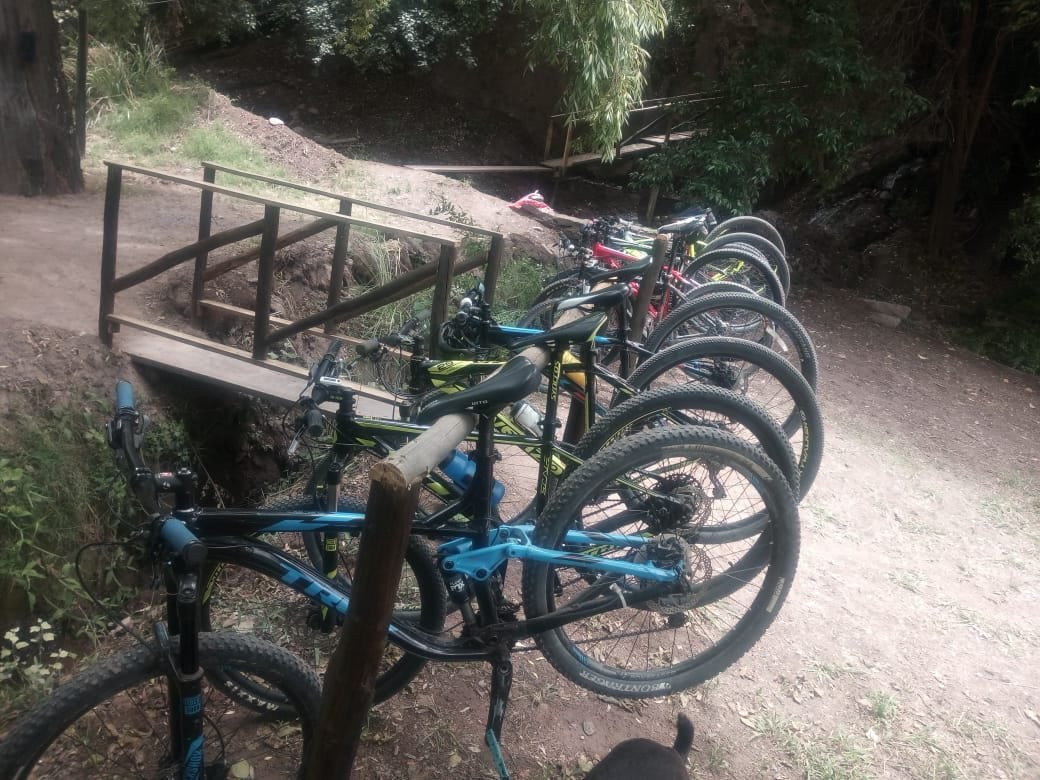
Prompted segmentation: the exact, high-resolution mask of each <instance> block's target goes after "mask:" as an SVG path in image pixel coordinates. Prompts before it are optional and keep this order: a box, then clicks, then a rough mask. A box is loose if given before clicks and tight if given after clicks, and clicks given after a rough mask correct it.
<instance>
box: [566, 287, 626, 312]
mask: <svg viewBox="0 0 1040 780" xmlns="http://www.w3.org/2000/svg"><path fill="white" fill-rule="evenodd" d="M631 294H632V288H630V287H629V286H628V285H627V284H615V285H614V286H613V287H608V288H606V289H605V290H595V291H594V292H590V293H589V294H588V295H578V296H576V297H574V298H564V299H563V300H562V301H560V302H559V303H557V304H556V311H567V310H568V309H576V308H578V307H579V306H592V307H593V308H595V309H597V310H603V309H611V308H613V307H615V306H617V305H618V304H619V303H621V301H623V300H625V298H627V297H628V296H629V295H631Z"/></svg>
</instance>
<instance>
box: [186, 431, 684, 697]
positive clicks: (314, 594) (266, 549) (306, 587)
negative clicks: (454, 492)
mask: <svg viewBox="0 0 1040 780" xmlns="http://www.w3.org/2000/svg"><path fill="white" fill-rule="evenodd" d="M490 428H491V423H490V419H489V418H486V417H482V418H481V432H480V434H478V436H480V437H481V438H482V444H484V443H486V442H487V441H488V440H490V439H491V433H490ZM478 449H483V448H480V447H478ZM492 458H493V456H492ZM492 468H493V467H492V466H491V463H490V462H489V459H488V458H487V457H484V458H481V459H480V460H478V465H477V469H478V475H479V474H480V473H481V472H484V477H486V476H489V475H490V473H491V471H492ZM486 493H487V491H486V490H485V486H484V479H482V477H481V476H476V477H475V478H474V481H473V486H472V488H471V490H469V491H467V493H466V494H465V495H464V496H463V497H462V498H461V499H459V500H458V501H456V502H453V503H452V504H450V505H447V506H445V507H444V508H442V509H441V510H439V511H438V512H436V513H434V514H433V515H431V516H429V517H427V518H423V519H421V520H417V521H416V523H415V524H414V525H413V528H412V533H413V534H416V535H420V536H423V537H426V538H430V539H435V540H446V541H444V542H443V543H442V544H441V545H440V546H439V549H438V558H439V559H440V564H441V571H442V575H443V576H444V577H445V579H446V581H450V580H451V579H452V578H459V577H461V578H463V579H464V580H466V581H468V582H470V583H471V584H472V586H473V590H474V591H475V594H476V597H477V600H478V602H479V603H481V605H482V606H483V605H485V604H488V605H490V604H494V594H493V590H492V586H491V580H492V577H493V574H494V572H496V571H498V570H499V569H500V568H501V567H502V566H503V565H504V564H506V563H507V562H508V561H510V560H523V561H536V562H542V563H548V564H553V563H558V564H560V565H565V566H567V567H570V568H580V569H584V570H586V571H589V572H594V573H601V574H608V575H615V576H616V577H632V578H636V579H639V580H642V581H644V582H653V583H656V584H655V585H650V586H648V587H645V588H641V589H640V590H639V591H638V592H633V593H630V594H627V595H626V596H624V597H622V596H621V594H620V592H619V591H618V592H615V591H614V590H611V589H609V588H608V589H605V592H604V594H603V595H599V596H596V597H595V598H593V599H590V600H588V601H583V602H582V603H581V604H580V605H577V606H571V607H564V608H562V609H560V610H558V611H556V612H553V613H551V614H549V615H545V616H542V617H538V618H533V619H527V620H518V621H499V620H496V621H495V622H490V621H488V622H482V623H481V624H480V625H478V626H473V627H472V630H471V631H470V632H468V634H467V637H466V638H465V639H464V640H460V639H456V638H454V637H451V636H448V635H443V634H434V633H431V632H429V631H426V630H424V629H422V628H420V627H419V626H417V625H414V624H412V623H410V622H395V621H391V624H390V628H389V638H390V640H391V641H392V642H394V644H396V645H397V646H399V647H400V648H401V649H403V650H405V651H406V652H409V653H414V654H415V655H418V656H420V657H423V658H426V659H428V660H433V661H477V660H485V659H488V658H491V657H492V656H493V654H494V653H495V652H497V649H498V645H499V643H501V642H503V641H504V642H508V643H513V642H516V641H519V640H522V639H526V638H530V637H531V636H533V635H535V634H537V633H540V632H543V631H548V630H551V629H553V628H558V627H560V626H563V625H566V624H567V623H570V622H573V621H575V620H580V619H584V618H587V617H590V616H592V615H596V614H600V613H604V612H609V611H611V610H613V609H616V608H618V607H619V606H622V605H626V604H627V605H628V606H633V605H637V604H640V603H643V602H645V601H651V600H653V599H657V598H660V597H662V596H664V595H668V594H672V593H674V592H675V591H676V587H677V586H679V583H680V582H681V581H682V576H683V573H682V568H681V566H676V567H674V568H669V569H666V568H661V567H658V566H655V565H653V564H652V563H632V562H629V561H625V560H617V559H612V558H603V557H600V556H596V555H589V554H587V553H581V552H577V551H570V550H553V549H547V548H542V547H538V546H536V545H535V544H534V543H533V542H531V538H530V535H531V533H532V531H533V529H534V526H532V525H504V526H497V527H492V526H491V524H490V521H489V519H488V518H486V517H482V515H486V514H487V512H486V511H481V509H479V508H477V509H476V510H475V509H474V505H484V506H485V508H486V499H487V498H488V497H489V496H488V495H485V494H486ZM460 512H461V513H464V514H469V515H470V516H472V517H473V518H474V519H473V522H472V523H471V524H470V525H469V526H463V527H459V526H458V524H456V523H453V522H451V520H452V519H453V518H454V517H456V516H457V515H458V514H460ZM175 514H177V516H178V517H180V518H181V519H183V520H184V521H185V522H186V523H188V524H190V526H191V528H192V530H193V531H194V533H195V534H196V535H197V536H198V537H199V538H200V539H201V540H202V541H203V542H204V543H205V544H206V545H207V547H208V548H209V560H211V561H213V562H217V563H223V564H235V565H242V564H243V563H244V562H246V561H248V562H250V563H251V564H252V565H251V566H249V567H247V568H252V569H254V570H257V571H260V572H261V573H263V574H266V575H268V576H271V577H274V578H276V579H278V580H280V581H281V582H283V583H284V584H286V585H287V586H289V587H290V588H292V589H293V590H295V591H296V592H298V593H300V594H302V595H304V596H307V597H308V598H311V599H313V600H316V601H317V602H319V603H320V604H321V605H322V606H324V607H327V608H328V609H330V610H333V611H335V612H338V613H339V614H346V611H347V609H348V607H349V604H350V592H349V591H348V590H347V589H346V588H345V587H344V585H342V584H341V583H340V582H339V581H337V580H332V579H329V578H327V577H325V576H323V575H322V574H320V573H319V572H318V571H316V570H315V569H313V568H312V567H311V566H309V565H308V564H306V563H304V562H303V561H301V560H300V559H298V558H296V557H295V556H293V555H292V554H290V553H287V552H285V551H283V550H281V549H279V548H277V547H275V546H273V545H270V544H268V543H266V542H264V541H262V540H259V539H256V538H255V537H256V536H257V535H259V534H265V533H289V532H304V533H307V532H311V533H313V532H321V533H333V534H338V533H347V534H359V533H361V532H362V530H363V528H364V515H362V514H360V513H353V512H284V511H264V510H250V511H243V510H227V509H193V510H189V511H185V510H180V512H179V514H178V513H175ZM565 540H566V543H567V544H568V545H571V544H573V545H574V546H575V547H602V546H609V547H611V548H614V549H617V548H629V549H638V548H640V547H643V546H644V545H645V544H647V543H648V542H649V541H650V540H649V539H648V538H647V537H644V536H629V535H625V534H618V533H600V532H595V531H582V530H573V531H569V532H568V533H567V535H566V537H565ZM448 590H449V593H450V594H453V597H456V596H455V594H457V593H458V592H459V591H457V590H453V589H452V588H450V587H449V589H448ZM465 593H466V589H465V588H463V589H462V594H463V595H461V596H458V598H460V599H461V600H468V597H467V596H466V595H464V594H465ZM206 595H207V596H208V594H206ZM481 615H484V616H486V615H497V611H495V610H492V611H490V612H489V611H487V610H486V609H483V608H482V609H481ZM484 620H485V621H487V618H486V617H485V618H484ZM475 638H477V639H478V640H479V639H481V638H483V641H484V642H485V644H484V645H482V646H478V647H475V646H474V642H473V640H474V639H475ZM648 690H652V688H648Z"/></svg>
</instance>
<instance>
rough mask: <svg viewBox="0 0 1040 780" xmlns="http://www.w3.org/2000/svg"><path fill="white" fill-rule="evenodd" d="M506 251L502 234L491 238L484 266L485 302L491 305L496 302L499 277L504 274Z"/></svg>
mask: <svg viewBox="0 0 1040 780" xmlns="http://www.w3.org/2000/svg"><path fill="white" fill-rule="evenodd" d="M504 251H505V239H504V238H503V237H502V234H501V233H496V234H495V235H493V236H492V237H491V246H490V247H489V248H488V259H487V265H486V266H484V300H485V301H487V302H488V303H489V304H492V303H494V302H495V289H496V288H497V287H498V277H499V275H500V274H501V273H502V253H503V252H504Z"/></svg>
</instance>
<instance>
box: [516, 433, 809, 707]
mask: <svg viewBox="0 0 1040 780" xmlns="http://www.w3.org/2000/svg"><path fill="white" fill-rule="evenodd" d="M633 486H635V487H633ZM752 514H758V515H762V516H764V517H766V518H767V523H766V525H765V528H764V530H763V531H762V533H760V534H758V535H756V536H753V537H749V538H743V539H739V540H735V541H728V542H709V541H707V534H706V533H705V532H706V531H708V530H710V529H711V528H712V527H714V526H716V525H719V524H727V523H731V522H733V521H734V519H735V518H739V517H743V516H748V515H752ZM576 527H577V528H585V529H589V530H602V531H605V532H622V533H624V534H626V535H628V536H630V537H632V536H636V537H650V538H652V541H651V542H648V543H647V544H645V545H644V546H642V547H638V548H633V547H624V548H621V547H617V548H614V547H610V546H608V544H607V543H606V542H597V545H596V546H594V547H586V548H584V549H582V548H579V547H577V546H576V545H574V544H569V543H567V542H566V534H567V532H568V531H569V530H571V529H573V528H576ZM534 542H535V543H536V544H538V545H539V546H541V547H547V548H551V549H556V550H566V551H568V552H585V553H588V554H594V555H597V556H600V557H608V558H615V559H622V560H628V561H633V562H639V563H645V562H653V563H656V564H658V565H659V566H661V567H670V566H675V565H681V566H682V567H683V569H684V570H685V572H686V573H687V576H688V588H687V589H685V590H679V589H677V590H676V592H674V593H673V594H672V595H667V596H664V597H660V598H658V599H656V600H653V601H646V602H643V603H637V604H636V605H635V606H632V605H630V604H629V603H627V602H626V600H625V599H626V596H627V598H628V600H629V601H634V600H635V599H636V598H637V597H638V594H639V592H640V591H641V590H643V589H644V588H646V587H647V586H648V583H645V582H642V581H639V580H636V579H634V578H632V577H625V576H621V575H613V574H604V573H593V572H591V571H589V570H587V569H585V570H582V569H578V568H575V567H573V566H564V565H551V564H548V563H534V562H526V563H525V565H524V577H523V598H524V612H525V615H526V617H527V618H528V619H533V618H538V617H540V616H544V615H550V614H553V613H555V612H557V611H559V610H561V609H566V608H568V607H578V606H587V605H588V604H590V603H595V602H596V601H597V600H598V599H603V598H614V599H615V604H616V607H615V608H614V609H612V610H611V611H608V612H603V613H600V614H597V615H594V616H591V617H584V618H582V619H576V620H574V621H572V622H569V623H567V624H566V625H564V626H562V627H560V628H555V629H551V630H549V631H546V632H543V633H541V634H537V635H535V642H536V643H537V644H538V647H539V649H540V650H541V651H542V653H543V654H544V655H545V657H546V658H547V659H548V660H549V661H550V663H552V665H553V666H554V667H555V668H556V669H557V671H559V672H560V673H561V674H562V675H564V676H565V677H567V678H568V679H570V680H572V681H574V682H575V683H577V684H579V685H582V686H584V687H586V688H589V689H590V690H593V691H596V692H598V693H602V694H605V695H608V696H618V697H622V698H642V697H653V696H663V695H667V694H670V693H675V692H677V691H680V690H683V689H685V688H689V687H691V686H693V685H697V684H698V683H701V682H703V681H705V680H707V679H709V678H710V677H713V676H715V675H716V674H718V673H719V672H721V671H722V670H723V669H725V668H726V667H727V666H729V665H731V664H732V663H734V662H735V661H736V660H737V659H738V658H740V657H741V656H742V655H743V654H744V653H745V652H747V650H748V649H749V648H750V647H751V646H752V645H753V644H754V643H755V642H756V641H757V640H758V639H759V638H760V637H761V636H762V634H763V632H764V631H765V630H766V628H767V627H768V626H769V624H770V623H771V622H772V621H773V619H774V618H775V616H776V613H777V610H778V609H779V607H780V605H781V604H782V603H783V600H784V598H785V596H786V594H787V592H788V590H789V589H790V586H791V579H792V577H793V575H794V572H795V568H796V566H797V561H798V549H799V531H798V515H797V509H796V506H795V499H794V496H793V495H792V493H791V490H790V488H789V487H788V485H787V482H786V480H785V479H784V477H783V475H782V474H781V473H780V471H779V470H778V469H777V467H776V465H775V464H773V463H772V461H770V460H769V458H768V457H766V456H765V454H764V453H762V451H761V450H760V449H758V448H757V447H755V446H753V445H750V444H748V443H746V442H743V441H741V440H740V439H737V438H736V437H734V436H732V435H730V434H728V433H725V432H722V431H714V430H707V429H704V428H700V427H698V426H676V427H673V428H668V429H663V430H656V431H650V432H646V433H640V434H636V435H634V436H631V437H629V438H626V439H623V440H622V441H620V442H618V443H617V444H615V445H613V446H611V447H610V448H608V449H606V450H603V451H602V452H600V453H599V454H597V455H596V456H595V457H593V458H591V459H590V460H588V461H586V462H585V463H584V464H583V465H582V466H581V467H580V468H579V469H578V470H577V471H575V472H574V474H573V475H571V476H570V477H569V478H568V479H567V480H566V481H565V482H564V483H563V484H562V485H561V486H560V487H559V488H558V490H557V491H556V492H555V493H554V494H553V496H552V498H551V499H550V501H549V504H548V505H547V506H546V509H545V511H544V512H543V513H542V515H541V516H540V517H539V519H538V523H537V525H536V527H535V531H534Z"/></svg>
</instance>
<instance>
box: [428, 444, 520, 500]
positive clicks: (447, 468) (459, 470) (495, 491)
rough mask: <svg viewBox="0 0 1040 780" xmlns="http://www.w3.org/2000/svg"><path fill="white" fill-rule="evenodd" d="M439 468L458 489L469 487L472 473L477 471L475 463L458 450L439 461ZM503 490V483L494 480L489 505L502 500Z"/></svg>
mask: <svg viewBox="0 0 1040 780" xmlns="http://www.w3.org/2000/svg"><path fill="white" fill-rule="evenodd" d="M440 469H441V471H443V472H444V473H445V474H447V475H448V477H449V478H450V479H451V481H452V482H454V483H455V484H456V485H457V486H458V487H459V488H460V489H462V490H466V489H468V488H469V484H470V482H472V481H473V475H474V474H475V473H476V471H477V464H476V463H474V462H473V461H471V460H470V459H469V457H468V456H467V455H466V453H464V452H461V451H460V450H452V451H451V454H450V455H449V456H448V457H447V458H445V459H444V460H442V461H441V462H440ZM505 492H506V487H505V485H503V484H502V483H501V482H499V481H498V480H497V479H496V480H494V486H493V487H492V488H491V505H492V506H498V502H499V501H501V500H502V496H504V495H505Z"/></svg>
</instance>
